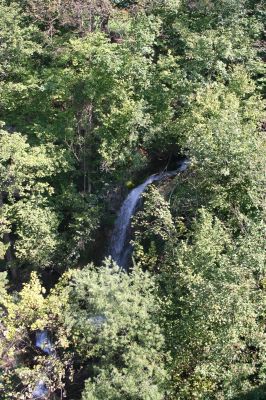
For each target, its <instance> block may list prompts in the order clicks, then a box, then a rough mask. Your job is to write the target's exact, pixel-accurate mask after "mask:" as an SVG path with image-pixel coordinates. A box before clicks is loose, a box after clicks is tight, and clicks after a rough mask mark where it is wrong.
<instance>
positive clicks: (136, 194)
mask: <svg viewBox="0 0 266 400" xmlns="http://www.w3.org/2000/svg"><path fill="white" fill-rule="evenodd" d="M188 164H189V160H188V159H186V160H184V161H183V162H182V164H181V166H180V167H179V168H178V169H177V170H176V171H170V172H163V173H159V174H154V175H151V176H150V177H149V178H148V179H146V181H145V182H144V183H142V184H141V185H139V186H137V187H136V188H135V189H133V190H131V192H130V193H129V195H128V196H127V198H126V199H125V201H124V203H123V204H122V207H121V209H120V211H119V214H118V217H117V219H116V222H115V227H114V230H113V234H112V237H111V245H110V251H109V253H110V256H111V257H112V259H113V260H114V261H115V262H116V263H117V264H118V265H119V266H120V267H121V268H126V265H127V262H128V259H129V256H130V254H131V253H132V246H131V245H130V243H129V240H128V236H129V231H130V225H131V217H132V216H133V215H134V213H135V211H136V209H137V206H138V203H139V200H140V198H141V195H142V193H143V192H144V191H145V189H146V187H147V186H148V185H150V184H151V183H153V182H155V181H160V180H163V179H166V178H168V177H171V176H175V175H177V174H178V173H179V172H183V171H185V170H186V169H187V167H188Z"/></svg>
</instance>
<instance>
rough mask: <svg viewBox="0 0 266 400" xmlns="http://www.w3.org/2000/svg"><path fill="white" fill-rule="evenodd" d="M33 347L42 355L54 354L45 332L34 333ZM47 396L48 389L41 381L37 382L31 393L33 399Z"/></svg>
mask: <svg viewBox="0 0 266 400" xmlns="http://www.w3.org/2000/svg"><path fill="white" fill-rule="evenodd" d="M35 346H36V347H38V348H39V349H41V350H42V351H43V352H44V353H46V354H48V355H51V354H54V355H55V353H54V348H53V345H52V342H51V340H50V338H49V335H48V332H47V331H40V332H37V333H36V340H35ZM47 395H48V388H47V386H46V384H45V382H44V381H43V380H40V381H39V382H37V384H36V386H35V388H34V390H33V392H32V398H33V399H45V398H47Z"/></svg>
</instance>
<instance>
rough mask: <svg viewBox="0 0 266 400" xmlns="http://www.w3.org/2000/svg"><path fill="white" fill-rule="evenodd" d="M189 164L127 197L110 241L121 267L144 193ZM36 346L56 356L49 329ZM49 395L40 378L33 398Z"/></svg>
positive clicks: (154, 177) (155, 178)
mask: <svg viewBox="0 0 266 400" xmlns="http://www.w3.org/2000/svg"><path fill="white" fill-rule="evenodd" d="M188 165H189V160H188V159H185V160H184V161H183V162H182V163H181V165H180V167H179V168H178V169H177V170H176V171H166V172H162V173H158V174H154V175H151V176H150V177H149V178H147V179H146V181H145V182H143V183H142V184H141V185H139V186H137V187H136V188H134V189H133V190H131V192H130V193H129V194H128V196H127V197H126V199H125V201H124V202H123V204H122V206H121V208H120V211H119V213H118V216H117V219H116V222H115V226H114V230H113V233H112V237H111V241H110V249H109V254H110V256H111V257H112V259H113V260H114V261H115V262H116V263H117V265H118V266H119V267H121V268H122V269H124V270H127V265H128V262H129V259H130V256H131V254H132V252H133V248H132V245H131V244H130V230H131V218H132V216H133V215H134V214H135V212H136V210H137V208H138V205H139V203H140V200H141V196H142V193H143V192H144V191H145V189H146V188H147V186H148V185H150V184H151V183H153V182H156V181H162V180H164V179H167V178H169V177H174V176H176V175H177V174H179V173H181V172H184V171H185V170H186V169H187V167H188ZM104 321H105V318H104V317H103V316H96V317H93V318H91V319H90V321H89V322H90V323H93V324H94V325H97V326H98V325H101V324H102V323H103V322H104ZM35 346H36V347H37V348H39V349H41V350H42V351H43V352H44V353H46V354H47V355H48V356H49V355H53V356H54V357H56V354H55V351H54V348H53V344H52V342H51V340H50V338H49V335H48V332H47V331H45V330H44V331H40V332H37V333H36V339H35ZM47 395H48V388H47V386H46V384H45V382H44V381H43V380H40V381H39V382H38V383H37V384H36V386H35V388H34V391H33V393H32V398H33V399H45V398H47Z"/></svg>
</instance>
